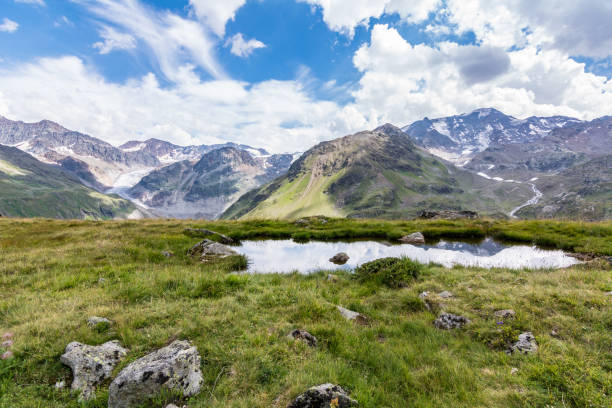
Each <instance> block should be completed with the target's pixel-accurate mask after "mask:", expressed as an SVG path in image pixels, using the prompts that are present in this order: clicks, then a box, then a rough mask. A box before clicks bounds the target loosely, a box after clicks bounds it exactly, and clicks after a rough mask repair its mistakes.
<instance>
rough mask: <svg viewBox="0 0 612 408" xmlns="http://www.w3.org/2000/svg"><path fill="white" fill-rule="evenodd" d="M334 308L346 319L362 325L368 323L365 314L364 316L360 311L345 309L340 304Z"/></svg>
mask: <svg viewBox="0 0 612 408" xmlns="http://www.w3.org/2000/svg"><path fill="white" fill-rule="evenodd" d="M336 308H337V309H338V311H339V312H340V314H341V315H342V317H344V318H345V319H346V320H352V321H354V322H355V323H357V324H360V325H362V326H367V325H368V323H369V321H368V318H367V316H364V315H362V314H361V313H358V312H353V311H352V310H349V309H346V308H344V307H342V306H336Z"/></svg>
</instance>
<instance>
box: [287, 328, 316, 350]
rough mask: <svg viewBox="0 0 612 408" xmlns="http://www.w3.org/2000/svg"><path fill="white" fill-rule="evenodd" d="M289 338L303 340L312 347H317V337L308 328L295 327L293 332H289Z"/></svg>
mask: <svg viewBox="0 0 612 408" xmlns="http://www.w3.org/2000/svg"><path fill="white" fill-rule="evenodd" d="M289 338H291V339H293V340H303V341H305V342H306V343H307V344H308V345H309V346H310V347H317V338H316V337H315V336H313V335H312V334H310V333H308V332H307V331H306V330H302V329H295V330H293V331H292V332H291V333H289Z"/></svg>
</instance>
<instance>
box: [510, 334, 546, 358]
mask: <svg viewBox="0 0 612 408" xmlns="http://www.w3.org/2000/svg"><path fill="white" fill-rule="evenodd" d="M537 350H538V343H537V342H536V339H535V337H534V336H533V333H531V332H525V333H521V334H519V337H518V341H517V342H516V343H514V344H513V345H512V347H510V348H509V349H508V350H507V351H506V353H508V354H513V353H522V354H529V353H533V352H536V351H537Z"/></svg>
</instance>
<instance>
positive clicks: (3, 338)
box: [2, 332, 15, 340]
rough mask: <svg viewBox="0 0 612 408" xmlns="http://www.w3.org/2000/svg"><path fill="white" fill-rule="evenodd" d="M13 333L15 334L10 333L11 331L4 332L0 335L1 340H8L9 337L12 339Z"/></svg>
mask: <svg viewBox="0 0 612 408" xmlns="http://www.w3.org/2000/svg"><path fill="white" fill-rule="evenodd" d="M14 335H15V334H14V333H11V332H7V333H4V334H3V335H2V340H10V339H12V338H13V336H14Z"/></svg>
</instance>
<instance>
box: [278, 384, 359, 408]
mask: <svg viewBox="0 0 612 408" xmlns="http://www.w3.org/2000/svg"><path fill="white" fill-rule="evenodd" d="M358 405H359V404H358V403H357V401H355V400H354V399H352V398H350V397H349V395H348V393H347V392H346V391H345V390H344V389H342V387H340V386H339V385H333V384H321V385H318V386H316V387H312V388H310V389H309V390H308V391H306V392H305V393H303V394H301V395H299V396H298V397H297V398H296V399H294V400H293V401H292V402H291V403H290V404H289V405H287V408H329V407H335V408H349V407H356V406H358Z"/></svg>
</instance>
